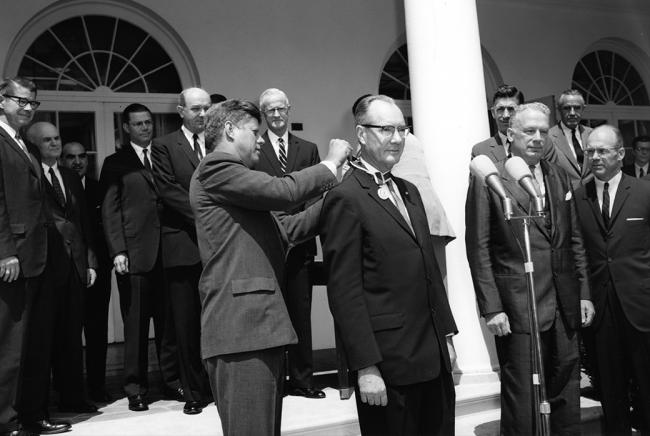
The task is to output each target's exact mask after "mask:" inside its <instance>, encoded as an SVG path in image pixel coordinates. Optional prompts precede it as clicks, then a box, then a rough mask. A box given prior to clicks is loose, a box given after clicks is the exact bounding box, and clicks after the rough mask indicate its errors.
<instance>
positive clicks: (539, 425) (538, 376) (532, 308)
mask: <svg viewBox="0 0 650 436" xmlns="http://www.w3.org/2000/svg"><path fill="white" fill-rule="evenodd" d="M521 218H522V219H523V224H524V251H525V252H524V270H525V271H526V284H527V285H528V319H529V324H530V339H531V375H532V384H533V401H534V405H535V411H536V413H535V429H536V431H535V434H537V435H538V436H549V435H550V434H551V406H550V404H549V403H548V400H547V398H546V384H545V378H544V362H543V360H542V344H541V340H540V334H539V323H538V320H537V300H536V299H535V281H534V279H533V272H534V270H535V269H534V267H533V260H532V257H531V254H530V230H529V227H530V220H531V218H537V217H530V216H526V217H521Z"/></svg>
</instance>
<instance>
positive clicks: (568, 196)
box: [564, 191, 572, 201]
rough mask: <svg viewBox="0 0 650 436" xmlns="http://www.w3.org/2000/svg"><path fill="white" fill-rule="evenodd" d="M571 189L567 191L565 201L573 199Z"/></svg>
mask: <svg viewBox="0 0 650 436" xmlns="http://www.w3.org/2000/svg"><path fill="white" fill-rule="evenodd" d="M571 197H572V195H571V191H567V193H566V195H565V196H564V201H569V200H571Z"/></svg>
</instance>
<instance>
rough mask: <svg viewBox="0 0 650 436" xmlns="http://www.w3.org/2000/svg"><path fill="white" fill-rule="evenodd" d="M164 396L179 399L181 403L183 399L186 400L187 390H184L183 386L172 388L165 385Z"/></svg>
mask: <svg viewBox="0 0 650 436" xmlns="http://www.w3.org/2000/svg"><path fill="white" fill-rule="evenodd" d="M163 397H164V398H165V399H166V400H175V401H178V402H179V403H182V402H183V401H185V392H184V391H183V388H176V389H172V388H168V387H165V388H164V389H163Z"/></svg>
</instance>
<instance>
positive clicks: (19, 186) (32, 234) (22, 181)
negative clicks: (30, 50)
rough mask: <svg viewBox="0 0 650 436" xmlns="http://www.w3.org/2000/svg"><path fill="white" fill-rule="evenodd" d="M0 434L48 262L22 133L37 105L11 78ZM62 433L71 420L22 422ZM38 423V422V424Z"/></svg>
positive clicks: (1, 254)
mask: <svg viewBox="0 0 650 436" xmlns="http://www.w3.org/2000/svg"><path fill="white" fill-rule="evenodd" d="M0 95H1V98H0V174H1V176H0V332H2V334H1V335H0V356H2V357H1V358H0V434H2V435H3V436H4V435H18V434H26V433H27V432H26V431H25V432H19V430H18V412H17V410H16V402H17V398H18V386H19V380H20V364H21V358H22V356H23V342H24V337H25V331H26V327H27V321H28V319H29V312H30V308H31V304H32V301H33V296H34V295H35V293H36V292H37V291H38V289H39V288H40V286H41V284H42V275H43V272H44V270H45V263H46V260H47V229H46V223H47V219H48V218H47V215H46V205H45V195H44V192H43V187H42V185H41V177H42V169H41V167H40V165H39V164H38V161H37V159H36V157H35V156H34V155H33V154H32V153H31V152H30V151H29V150H28V149H27V146H26V145H25V142H24V141H23V140H22V138H21V137H20V129H21V128H23V127H25V126H27V125H28V124H29V123H30V122H31V120H32V118H33V116H34V112H35V111H36V109H37V108H38V106H39V104H40V103H39V102H38V101H36V100H35V99H36V85H35V84H34V83H33V82H32V81H30V80H27V79H24V78H21V77H15V78H13V79H7V80H4V81H3V82H1V83H0ZM26 424H28V425H30V424H31V425H32V428H33V430H36V431H40V430H42V429H46V430H47V429H49V430H58V431H65V430H66V429H68V428H70V424H69V423H63V422H58V423H57V422H53V421H50V420H43V421H42V422H40V423H26ZM37 424H38V425H37Z"/></svg>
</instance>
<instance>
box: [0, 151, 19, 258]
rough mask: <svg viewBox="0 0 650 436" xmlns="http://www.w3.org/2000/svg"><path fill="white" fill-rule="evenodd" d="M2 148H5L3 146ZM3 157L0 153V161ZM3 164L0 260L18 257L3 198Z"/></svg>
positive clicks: (0, 164) (0, 165)
mask: <svg viewBox="0 0 650 436" xmlns="http://www.w3.org/2000/svg"><path fill="white" fill-rule="evenodd" d="M3 146H5V145H4V144H3ZM2 157H3V155H2V154H1V153H0V159H2ZM3 172H4V163H3V162H2V161H0V259H6V258H8V257H11V256H18V249H17V248H16V242H15V241H14V236H13V234H12V233H11V225H10V221H9V211H8V208H7V200H6V198H5V189H6V186H5V183H4V181H5V180H4V174H3Z"/></svg>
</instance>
